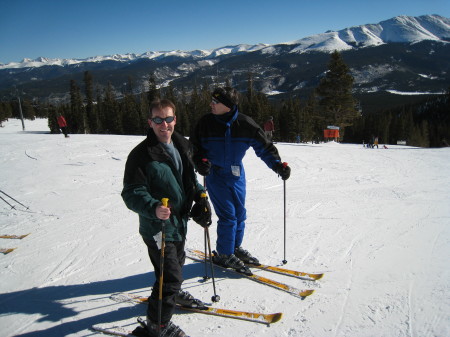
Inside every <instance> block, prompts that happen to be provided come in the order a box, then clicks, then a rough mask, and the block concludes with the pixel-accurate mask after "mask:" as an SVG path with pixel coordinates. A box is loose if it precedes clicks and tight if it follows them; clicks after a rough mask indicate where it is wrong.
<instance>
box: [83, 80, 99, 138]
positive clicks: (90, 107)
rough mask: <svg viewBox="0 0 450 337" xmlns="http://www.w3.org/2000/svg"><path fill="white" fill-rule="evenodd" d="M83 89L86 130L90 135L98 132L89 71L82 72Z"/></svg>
mask: <svg viewBox="0 0 450 337" xmlns="http://www.w3.org/2000/svg"><path fill="white" fill-rule="evenodd" d="M84 88H85V95H86V119H87V129H88V131H89V132H90V133H98V132H99V120H98V115H97V110H96V109H95V106H94V87H93V79H92V74H91V73H90V72H89V71H85V72H84Z"/></svg>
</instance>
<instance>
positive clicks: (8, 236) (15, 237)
mask: <svg viewBox="0 0 450 337" xmlns="http://www.w3.org/2000/svg"><path fill="white" fill-rule="evenodd" d="M28 235H30V233H28V234H24V235H0V239H18V240H22V239H23V238H26V237H27V236H28Z"/></svg>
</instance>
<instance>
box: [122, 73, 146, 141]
mask: <svg viewBox="0 0 450 337" xmlns="http://www.w3.org/2000/svg"><path fill="white" fill-rule="evenodd" d="M124 95H125V96H124V99H123V102H122V104H121V106H122V127H123V132H124V133H125V134H127V135H139V134H141V120H140V115H139V111H138V107H137V104H136V101H135V99H134V95H133V81H132V79H131V77H128V82H127V86H126V90H125V93H124Z"/></svg>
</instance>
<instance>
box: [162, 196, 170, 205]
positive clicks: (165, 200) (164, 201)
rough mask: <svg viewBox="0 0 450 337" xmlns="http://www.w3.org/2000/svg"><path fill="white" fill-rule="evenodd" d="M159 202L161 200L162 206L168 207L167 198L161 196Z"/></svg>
mask: <svg viewBox="0 0 450 337" xmlns="http://www.w3.org/2000/svg"><path fill="white" fill-rule="evenodd" d="M161 202H162V204H163V206H164V207H168V206H169V198H162V199H161Z"/></svg>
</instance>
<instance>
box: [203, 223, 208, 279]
mask: <svg viewBox="0 0 450 337" xmlns="http://www.w3.org/2000/svg"><path fill="white" fill-rule="evenodd" d="M203 237H204V241H205V263H204V264H205V276H203V280H204V281H206V280H207V279H209V276H208V247H207V242H206V230H205V232H204V235H203Z"/></svg>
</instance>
